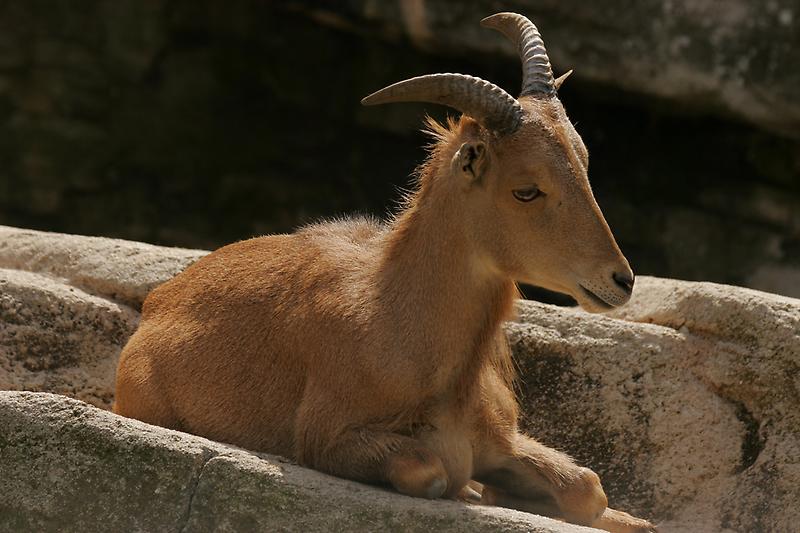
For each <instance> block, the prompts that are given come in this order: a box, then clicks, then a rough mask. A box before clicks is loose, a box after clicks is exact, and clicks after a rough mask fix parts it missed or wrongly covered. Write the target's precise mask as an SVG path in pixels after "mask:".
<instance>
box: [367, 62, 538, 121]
mask: <svg viewBox="0 0 800 533" xmlns="http://www.w3.org/2000/svg"><path fill="white" fill-rule="evenodd" d="M390 102H430V103H434V104H442V105H446V106H449V107H452V108H453V109H457V110H459V111H461V112H462V113H464V114H466V115H469V116H471V117H473V118H474V119H475V120H477V121H478V122H479V123H480V124H481V125H483V126H484V127H485V128H488V129H490V130H494V131H497V132H498V133H513V132H514V131H516V130H517V128H519V125H520V123H521V122H522V113H523V111H522V107H521V106H520V105H519V102H517V100H516V98H514V97H513V96H511V95H510V94H508V93H507V92H505V91H504V90H503V89H501V88H500V87H498V86H497V85H495V84H494V83H491V82H488V81H486V80H482V79H480V78H476V77H475V76H468V75H466V74H428V75H427V76H419V77H416V78H411V79H408V80H404V81H399V82H397V83H395V84H393V85H389V86H388V87H385V88H383V89H381V90H380V91H376V92H374V93H372V94H371V95H369V96H367V97H365V98H364V99H362V100H361V103H362V104H364V105H376V104H387V103H390Z"/></svg>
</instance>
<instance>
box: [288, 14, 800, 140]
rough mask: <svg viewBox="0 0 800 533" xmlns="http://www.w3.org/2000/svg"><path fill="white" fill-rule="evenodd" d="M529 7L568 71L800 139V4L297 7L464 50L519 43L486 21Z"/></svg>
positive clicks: (343, 23) (326, 19) (344, 24)
mask: <svg viewBox="0 0 800 533" xmlns="http://www.w3.org/2000/svg"><path fill="white" fill-rule="evenodd" d="M504 7H505V8H506V9H508V10H512V11H517V12H519V13H523V14H525V15H527V16H528V17H529V18H531V19H532V20H533V21H534V22H535V23H536V24H537V25H538V26H539V28H540V29H541V30H542V32H543V35H544V37H545V42H546V43H547V50H548V53H549V55H550V58H551V60H552V61H553V63H554V64H555V65H556V66H557V67H558V70H559V72H556V74H560V73H561V72H563V71H565V70H568V69H570V68H574V67H578V68H577V69H576V71H575V76H580V77H582V78H585V79H588V80H592V81H596V82H601V83H605V84H609V85H613V86H617V87H621V88H623V89H628V90H631V91H634V92H640V93H646V94H650V95H655V96H658V97H662V98H666V99H670V100H674V101H681V102H684V103H686V104H688V105H690V106H692V107H696V108H697V107H704V106H707V107H712V108H716V109H718V110H720V111H724V112H726V113H729V114H731V115H734V116H737V117H740V118H743V119H746V120H749V121H752V122H754V123H756V124H759V125H760V126H763V127H766V128H770V129H773V130H776V131H780V132H783V133H789V134H791V135H794V136H796V137H797V136H800V104H798V101H797V87H798V86H800V70H798V69H796V68H791V67H790V65H798V64H800V47H799V46H798V44H800V32H798V24H800V2H798V1H797V0H775V1H772V2H769V3H767V4H764V3H761V2H753V1H749V0H734V1H728V2H726V3H725V5H724V8H723V7H721V6H720V5H719V4H718V3H717V2H714V1H713V0H673V1H664V2H638V3H633V4H632V3H630V2H626V1H624V0H612V1H607V2H602V3H599V2H582V1H581V0H568V1H564V0H560V1H552V0H551V1H546V2H542V1H534V0H521V1H518V2H515V3H514V5H513V6H498V4H497V3H496V2H492V1H489V0H479V1H476V2H468V3H466V2H465V3H461V4H453V3H446V2H432V1H425V0H419V1H414V2H398V3H397V4H395V3H393V2H373V1H369V0H361V1H357V2H349V3H348V4H347V5H346V7H345V6H342V5H338V4H337V5H333V4H331V5H329V6H327V7H320V6H318V5H315V4H306V5H301V7H298V8H297V9H299V10H300V11H303V12H306V13H307V14H309V15H310V16H312V17H313V18H314V19H315V20H316V21H318V22H320V23H323V24H332V25H335V26H336V27H337V28H341V29H344V30H351V31H361V30H363V29H364V27H365V26H366V27H373V28H375V27H378V28H380V31H381V32H383V34H384V35H385V36H386V37H388V38H396V36H397V35H398V34H399V35H405V36H407V37H408V38H409V39H410V40H411V42H412V43H414V44H415V45H416V46H418V47H419V48H421V49H423V50H428V51H442V50H447V51H449V52H450V53H456V54H460V55H466V54H476V53H479V54H495V53H497V52H502V53H504V54H507V55H509V56H514V57H516V50H514V49H512V46H510V44H509V43H508V42H506V41H505V40H504V39H502V38H500V37H499V36H498V35H492V34H491V32H489V31H488V30H486V29H484V28H481V27H480V26H479V25H478V24H477V23H478V21H479V19H480V18H481V17H484V16H487V15H490V14H492V13H494V12H496V11H497V10H498V9H503V8H504Z"/></svg>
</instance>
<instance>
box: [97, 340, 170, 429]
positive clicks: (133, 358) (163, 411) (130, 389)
mask: <svg viewBox="0 0 800 533" xmlns="http://www.w3.org/2000/svg"><path fill="white" fill-rule="evenodd" d="M112 410H113V411H114V412H115V413H117V414H118V415H122V416H126V417H128V418H135V419H137V420H141V421H142V422H147V423H148V424H153V425H156V426H161V427H166V428H172V429H180V427H178V426H179V424H178V420H177V418H176V417H175V414H174V413H173V410H172V408H171V407H170V406H169V405H168V404H167V401H166V398H165V397H164V393H163V391H159V390H158V389H157V388H156V386H155V384H154V383H153V378H152V376H151V375H150V372H149V371H148V368H147V365H146V361H145V360H144V359H143V358H141V357H137V354H136V353H135V352H132V351H131V349H130V348H128V347H126V348H125V350H123V353H122V356H121V357H120V364H119V367H118V368H117V376H116V385H115V390H114V407H113V408H112Z"/></svg>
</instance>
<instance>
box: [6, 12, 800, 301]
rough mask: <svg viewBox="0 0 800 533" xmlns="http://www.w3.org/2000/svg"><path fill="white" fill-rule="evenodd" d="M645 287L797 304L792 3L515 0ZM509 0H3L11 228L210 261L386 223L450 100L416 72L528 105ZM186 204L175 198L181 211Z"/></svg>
mask: <svg viewBox="0 0 800 533" xmlns="http://www.w3.org/2000/svg"><path fill="white" fill-rule="evenodd" d="M503 7H504V8H508V9H516V10H518V11H520V12H523V13H526V14H528V15H529V16H531V18H533V19H534V20H535V21H536V22H537V23H538V24H539V26H540V29H541V30H542V32H543V34H544V36H545V39H546V41H547V44H548V49H549V50H550V52H551V56H552V59H553V62H554V65H555V68H556V70H557V71H558V72H563V71H565V70H566V69H568V68H574V69H575V74H574V75H573V76H572V77H571V78H570V80H569V81H568V82H567V83H566V84H565V86H564V88H563V89H562V91H561V98H562V100H563V101H564V103H565V105H566V108H567V110H568V112H569V113H570V116H571V118H572V119H573V121H574V122H576V123H577V124H578V126H577V129H578V130H579V132H580V133H581V134H582V135H583V137H584V140H585V141H586V143H587V145H588V147H589V150H590V152H591V154H592V157H591V159H592V163H591V172H590V176H591V179H592V183H593V187H594V190H595V193H596V195H597V197H598V200H599V202H600V205H601V206H602V207H603V209H604V212H605V214H606V216H607V218H608V220H609V222H610V224H611V227H612V228H613V229H614V230H615V233H616V235H617V237H618V240H619V241H620V243H621V245H622V248H623V249H624V251H625V252H626V254H627V255H628V257H629V258H630V259H631V261H632V263H633V266H634V269H635V270H636V271H637V272H638V273H640V274H652V275H659V276H667V277H677V278H682V279H698V280H713V281H719V282H727V283H736V284H744V285H747V286H750V287H754V288H759V289H763V290H769V291H774V292H779V293H782V294H787V295H793V296H800V218H799V217H800V144H799V143H800V141H798V139H800V126H798V124H799V123H800V118H799V117H800V111H798V104H797V101H798V98H797V87H799V86H800V81H798V76H800V74H798V72H799V71H798V69H796V68H792V66H793V65H797V64H798V53H800V52H798V50H800V46H798V39H800V32H798V31H797V27H798V26H797V25H798V23H799V22H798V21H799V20H800V15H799V14H800V3H798V1H797V0H774V1H770V2H767V3H766V4H765V3H763V2H758V1H756V0H734V1H730V2H726V3H725V8H724V9H723V8H718V7H717V4H716V3H714V2H711V1H710V0H703V1H699V2H698V1H694V0H662V1H657V0H653V1H648V2H636V3H633V4H632V3H630V2H625V1H622V0H614V1H611V2H604V3H602V4H599V3H598V4H596V3H591V2H583V1H579V0H574V1H572V0H570V1H558V2H555V1H551V0H544V1H542V0H539V1H534V0H519V1H516V2H511V3H506V4H504V5H503ZM496 9H497V5H496V3H495V2H490V1H488V0H476V1H473V2H444V1H431V0H429V1H422V0H403V1H402V2H400V1H386V2H375V1H371V0H353V1H349V2H337V3H331V2H328V3H320V2H308V1H291V2H288V1H287V2H246V1H238V0H236V1H231V2H227V3H226V4H225V6H224V7H222V6H221V5H220V4H219V3H218V2H215V1H213V0H199V1H193V2H188V1H185V0H152V1H149V2H146V3H142V2H139V1H136V0H89V1H87V2H85V3H84V4H83V7H82V8H81V9H73V8H72V6H69V5H67V4H66V3H53V2H47V1H43V0H33V1H29V2H13V3H7V4H6V5H4V6H3V7H2V8H0V14H1V15H2V16H0V35H2V37H0V119H2V120H0V163H2V164H0V223H4V224H12V225H17V226H24V227H32V228H38V229H48V230H57V231H62V232H70V233H83V234H91V235H98V234H100V235H106V236H115V237H125V238H130V239H135V240H140V241H147V242H153V243H160V244H169V245H180V246H190V247H203V248H213V247H216V246H219V245H222V244H225V243H227V242H230V241H233V240H237V239H241V238H245V237H248V236H251V235H254V234H260V233H268V232H278V231H288V230H290V229H292V228H293V227H295V226H297V225H299V224H302V223H305V222H308V221H309V220H312V219H315V218H317V217H321V216H334V215H339V214H342V213H347V212H353V211H361V212H363V211H367V212H372V213H376V214H379V215H383V214H385V212H386V211H387V210H390V209H392V207H393V206H394V205H395V202H396V200H397V198H398V196H399V194H398V193H397V191H396V188H397V187H401V186H406V185H407V182H408V179H407V176H408V175H409V174H410V172H411V171H412V169H413V168H414V166H415V165H416V164H417V163H419V162H420V161H421V160H422V159H423V157H424V154H423V152H422V150H421V149H420V148H419V147H420V146H422V145H423V144H425V143H426V140H425V139H424V138H423V137H422V136H421V135H419V134H418V133H417V132H416V130H417V129H418V128H419V127H420V125H421V117H422V114H423V112H425V111H428V112H431V113H432V114H433V115H435V116H438V117H441V116H443V114H444V111H443V110H442V109H439V108H437V107H436V106H409V105H399V106H385V107H381V108H370V109H362V108H361V107H360V106H359V103H358V102H359V100H360V98H361V97H362V96H364V95H365V94H368V93H369V92H371V91H373V90H375V89H377V88H379V87H381V86H384V85H386V84H389V83H392V82H394V81H397V80H399V79H403V78H405V77H409V76H414V75H419V74H424V73H430V72H446V71H461V72H467V73H470V74H474V75H478V76H482V77H485V78H487V79H490V80H492V81H494V82H496V83H498V84H500V85H501V86H503V87H505V88H506V89H508V90H509V91H511V92H514V91H515V89H516V87H517V86H518V84H519V64H518V62H517V60H516V58H514V57H513V53H512V51H511V50H510V48H509V47H508V45H507V44H506V43H504V42H503V40H502V39H501V38H500V37H499V36H498V35H494V33H493V32H491V31H489V30H485V29H482V28H480V26H479V25H478V20H479V19H480V18H481V17H482V16H484V15H486V14H489V13H491V12H493V11H495V10H496ZM176 206H180V208H179V209H176Z"/></svg>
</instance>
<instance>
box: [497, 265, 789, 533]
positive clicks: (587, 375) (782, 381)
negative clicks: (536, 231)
mask: <svg viewBox="0 0 800 533" xmlns="http://www.w3.org/2000/svg"><path fill="white" fill-rule="evenodd" d="M508 333H509V338H510V340H511V344H512V347H513V350H514V354H515V359H516V362H517V364H518V366H519V371H520V393H521V401H522V404H523V411H524V413H525V418H524V422H523V425H524V426H525V428H526V429H527V430H528V431H529V432H530V433H531V434H532V435H535V436H537V438H540V439H541V440H543V441H544V442H546V443H548V444H551V445H553V446H557V447H561V448H563V449H565V450H566V451H568V452H570V453H571V454H573V455H574V456H575V457H576V458H578V459H579V460H581V461H582V462H584V463H586V464H589V465H590V466H591V467H592V468H594V469H595V470H596V471H597V472H598V473H599V474H600V477H601V478H602V479H603V484H604V487H605V488H606V490H607V492H608V493H609V498H610V500H611V502H612V504H615V505H617V506H619V507H621V508H624V509H629V510H631V511H632V512H634V513H637V512H638V513H639V514H644V515H645V516H655V517H658V518H659V519H660V520H661V528H662V530H664V531H673V530H674V531H727V530H731V531H787V532H788V531H793V530H794V529H795V528H796V525H797V523H798V522H799V521H800V509H798V507H797V506H796V502H797V501H798V499H800V489H798V482H800V478H799V477H798V476H799V475H800V468H799V467H798V463H797V457H800V414H798V413H800V379H799V378H798V376H800V373H798V370H799V369H800V300H796V299H791V298H784V297H779V296H774V295H770V294H766V293H761V292H757V291H752V290H748V289H742V288H738V287H730V286H725V285H716V284H712V283H691V282H681V281H675V280H665V279H658V278H646V277H643V278H640V279H637V286H636V289H635V292H634V297H633V299H632V300H631V302H630V303H629V304H628V305H627V306H625V307H623V308H621V309H619V310H617V311H613V312H611V313H608V314H607V316H590V315H587V314H586V313H584V312H582V311H579V310H574V309H563V308H555V307H553V306H547V305H544V304H537V303H534V302H525V303H523V304H521V306H520V316H519V320H518V322H515V323H512V324H509V326H508Z"/></svg>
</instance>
